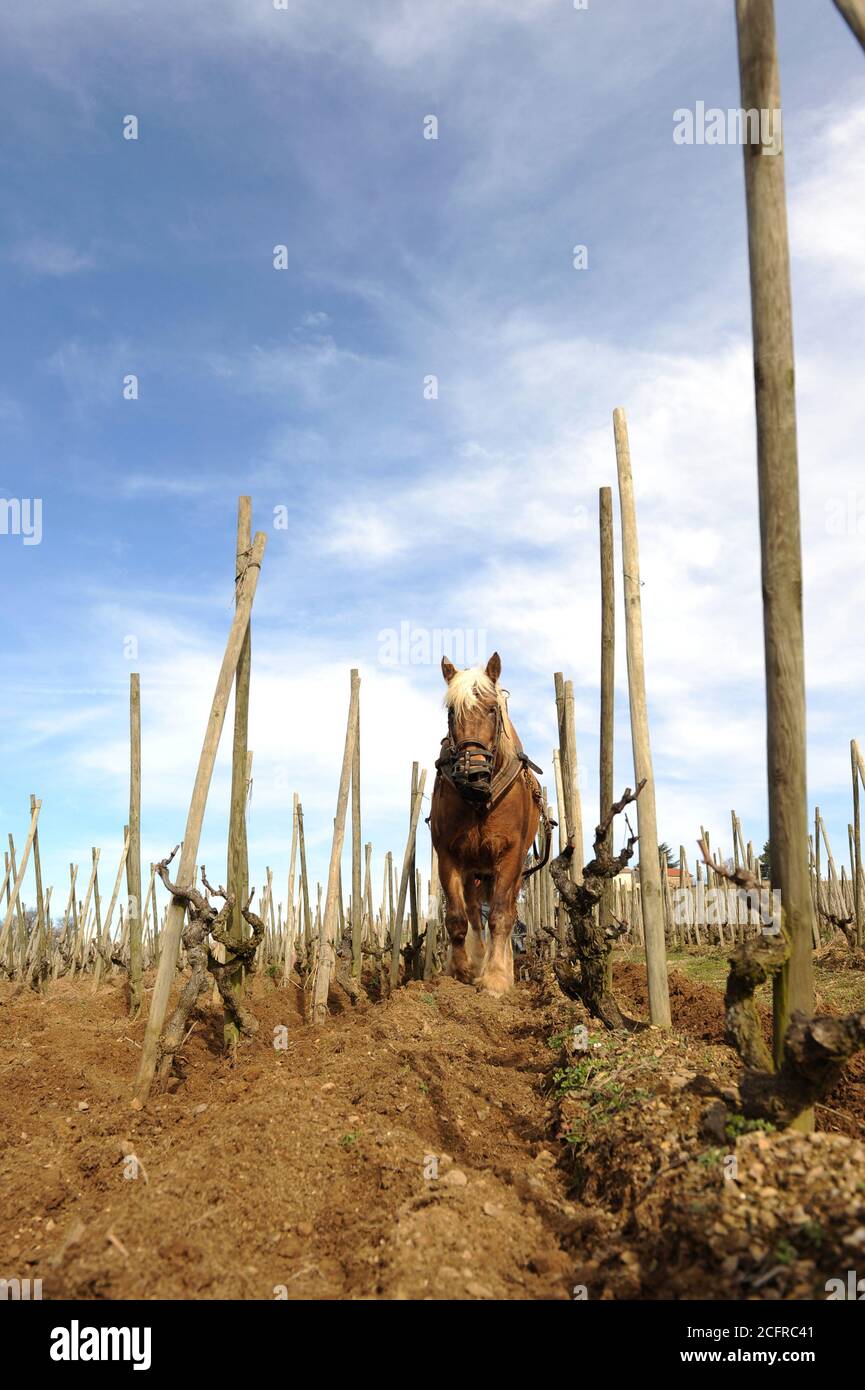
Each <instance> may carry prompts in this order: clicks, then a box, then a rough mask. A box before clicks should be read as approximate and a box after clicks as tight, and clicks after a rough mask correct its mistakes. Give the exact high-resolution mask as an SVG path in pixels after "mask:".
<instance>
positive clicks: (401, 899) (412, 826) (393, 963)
mask: <svg viewBox="0 0 865 1390" xmlns="http://www.w3.org/2000/svg"><path fill="white" fill-rule="evenodd" d="M425 784H426V768H424V769H423V771H422V772H421V775H420V778H419V780H418V783H417V788H416V790H414V792H413V796H412V807H411V817H410V820H409V828H408V839H407V840H406V842H405V854H404V855H403V860H402V873H401V874H400V880H399V893H398V895H397V905H396V917H395V918H394V920H393V923H392V926H391V933H392V936H393V942H392V946H391V953H390V987H391V989H392V990H394V989H396V987H397V984H398V982H399V950H400V944H401V941H402V921H403V915H404V913H405V899H406V893H407V891H408V884H409V876H410V875H411V874H412V873H413V869H412V865H413V863H414V855H415V837H416V835H417V823H418V820H419V818H420V808H421V806H422V805H423V790H424V785H425Z"/></svg>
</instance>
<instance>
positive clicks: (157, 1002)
mask: <svg viewBox="0 0 865 1390" xmlns="http://www.w3.org/2000/svg"><path fill="white" fill-rule="evenodd" d="M266 544H267V536H266V535H265V534H264V532H263V531H259V532H258V533H257V535H256V537H255V540H254V541H253V543H252V552H251V554H250V557H249V561H248V563H247V564H246V566H245V568H244V571H243V573H242V575H241V576H240V579H239V581H238V587H237V593H238V602H237V606H236V608H235V612H234V621H233V622H232V624H231V630H230V632H229V634H228V642H227V644H226V648H225V655H224V656H223V658H222V666H221V668H220V672H219V676H218V678H217V682H216V690H215V692H214V695H213V703H212V705H211V707H210V714H209V716H208V720H207V728H206V730H205V734H204V743H203V745H202V748H201V756H200V758H199V760H198V771H197V772H196V774H195V783H194V786H193V788H192V799H191V801H190V803H189V814H188V815H187V818H186V830H185V833H184V836H183V847H182V849H181V853H180V866H179V868H178V870H177V878H176V879H175V882H176V883H178V884H180V885H181V886H186V885H188V884H191V883H192V881H193V875H194V873H195V862H196V858H197V856H198V844H199V840H200V839H201V826H202V822H203V820H204V809H205V806H206V805H207V792H208V789H209V787H210V779H211V777H212V776H213V764H214V762H215V761H216V750H217V748H218V747H219V736H220V734H221V733H222V726H223V724H224V723H225V710H226V706H227V705H228V700H229V696H230V694H231V684H232V681H233V680H234V673H235V670H236V669H237V663H238V660H239V658H240V650H241V647H242V646H243V641H244V638H245V636H246V629H247V626H248V624H249V615H250V613H251V612H252V601H253V599H254V598H255V590H256V588H257V586H258V576H259V574H260V572H261V561H262V557H263V555H264V547H265V545H266ZM184 913H185V909H184V905H183V903H182V902H181V901H180V900H179V899H178V898H172V900H171V905H170V907H169V909H168V914H167V916H166V920H165V926H164V928H163V931H162V950H161V954H160V957H159V969H158V971H157V974H156V983H155V985H154V988H153V998H152V999H151V1002H150V1013H149V1014H148V1017H147V1029H146V1032H145V1035H144V1044H143V1047H142V1052H141V1065H140V1067H139V1069H138V1077H137V1080H136V1086H135V1102H136V1103H137V1105H138V1106H139V1107H140V1106H141V1105H143V1104H144V1102H145V1101H146V1100H147V1097H148V1096H149V1094H150V1088H151V1086H152V1084H153V1077H154V1074H155V1072H156V1063H157V1058H158V1053H159V1038H160V1035H161V1033H162V1024H163V1022H164V1020H165V1011H166V1009H167V1008H168V997H169V995H170V993H171V986H172V984H173V983H174V968H175V965H176V962H177V950H178V947H179V945H180V933H181V931H182V929H183V918H184Z"/></svg>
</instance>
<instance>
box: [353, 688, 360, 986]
mask: <svg viewBox="0 0 865 1390" xmlns="http://www.w3.org/2000/svg"><path fill="white" fill-rule="evenodd" d="M355 722H356V728H355V739H354V755H353V757H352V762H351V973H352V977H353V979H354V980H355V981H356V982H357V984H358V985H360V983H361V974H362V971H363V900H362V898H361V892H362V889H361V866H360V846H361V828H360V703H359V702H358V708H357V718H356V721H355Z"/></svg>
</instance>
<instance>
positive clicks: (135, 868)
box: [126, 673, 142, 1018]
mask: <svg viewBox="0 0 865 1390" xmlns="http://www.w3.org/2000/svg"><path fill="white" fill-rule="evenodd" d="M126 893H127V897H128V900H129V902H128V908H127V911H128V914H129V1016H130V1018H137V1017H138V1014H139V1013H140V1011H141V1001H142V983H141V973H142V965H141V919H142V904H141V681H140V678H139V676H138V675H137V674H135V673H133V674H132V675H130V677H129V850H128V853H127V855H126Z"/></svg>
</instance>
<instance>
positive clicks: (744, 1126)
mask: <svg viewBox="0 0 865 1390" xmlns="http://www.w3.org/2000/svg"><path fill="white" fill-rule="evenodd" d="M724 1133H725V1134H726V1136H727V1138H728V1139H738V1138H739V1135H740V1134H757V1133H760V1134H775V1133H776V1130H775V1126H774V1125H773V1124H772V1122H771V1120H746V1119H745V1116H744V1115H731V1116H730V1118H729V1120H728V1121H727V1123H726V1124H725V1126H724Z"/></svg>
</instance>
